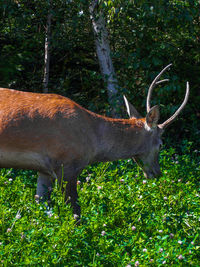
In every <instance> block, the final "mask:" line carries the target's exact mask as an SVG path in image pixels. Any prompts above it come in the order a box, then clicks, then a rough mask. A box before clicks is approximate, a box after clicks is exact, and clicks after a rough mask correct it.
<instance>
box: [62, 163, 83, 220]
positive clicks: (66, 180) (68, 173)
mask: <svg viewBox="0 0 200 267" xmlns="http://www.w3.org/2000/svg"><path fill="white" fill-rule="evenodd" d="M79 173H80V171H77V170H76V169H75V168H70V167H68V166H67V167H64V168H63V169H62V170H60V171H59V174H58V178H59V183H60V184H62V190H63V193H64V197H65V201H66V204H67V203H71V206H72V209H73V213H74V215H75V214H76V215H78V216H76V217H77V219H78V218H79V217H80V214H81V209H80V206H79V204H78V193H77V176H78V175H79ZM62 180H63V182H61V181H62Z"/></svg>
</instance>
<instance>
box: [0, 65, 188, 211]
mask: <svg viewBox="0 0 200 267" xmlns="http://www.w3.org/2000/svg"><path fill="white" fill-rule="evenodd" d="M170 66H171V64H170V65H168V66H167V67H165V68H164V69H163V70H162V71H161V72H160V74H159V75H158V76H157V77H156V78H155V79H154V81H153V82H152V84H151V86H150V88H149V91H148V96H147V115H146V118H142V117H141V116H140V115H139V113H138V112H137V111H136V109H135V108H134V107H133V106H132V105H131V104H129V103H128V101H127V99H126V98H125V97H124V99H125V104H126V107H127V111H128V114H129V116H130V119H112V118H107V117H104V116H101V115H98V114H95V113H93V112H91V111H89V110H86V109H85V108H83V107H81V106H80V105H78V104H77V103H75V102H73V101H72V100H70V99H68V98H66V97H63V96H60V95H55V94H38V93H30V92H22V91H16V90H12V89H4V88H1V89H0V167H4V168H18V169H32V170H36V171H38V173H39V177H38V184H37V195H39V197H43V196H44V195H45V194H46V191H47V188H49V187H51V185H52V181H53V180H54V179H58V181H59V182H61V177H62V174H63V173H64V175H63V176H64V179H65V181H67V185H66V189H65V190H66V194H65V195H66V200H67V199H70V202H71V205H72V207H73V211H74V213H75V214H77V215H80V207H79V205H78V203H77V197H78V195H77V176H78V175H79V174H80V172H81V171H82V170H83V169H84V168H85V166H87V165H88V164H91V163H94V162H104V161H113V160H118V159H127V158H134V159H135V161H136V162H137V163H138V165H139V166H141V168H142V169H143V171H144V175H145V176H146V177H148V178H149V177H154V176H157V175H160V174H161V171H160V167H159V162H158V153H159V150H160V146H161V144H162V141H161V135H162V133H163V131H164V129H165V128H166V127H167V126H168V125H169V124H170V123H172V122H173V121H174V120H175V118H176V117H177V116H178V114H179V113H180V112H181V110H182V109H183V108H184V106H185V105H186V103H187V100H188V96H189V84H188V83H187V87H186V95H185V99H184V101H183V103H182V105H181V106H180V107H179V109H178V110H177V111H176V112H175V114H174V115H173V116H172V117H170V118H169V119H168V120H167V121H165V122H164V123H162V124H158V119H159V108H158V106H154V107H152V108H151V107H150V99H151V94H152V90H153V88H154V87H155V85H157V84H159V83H161V82H164V81H166V80H161V81H159V78H160V76H161V75H162V73H163V72H164V71H165V70H166V69H168V68H169V67H170Z"/></svg>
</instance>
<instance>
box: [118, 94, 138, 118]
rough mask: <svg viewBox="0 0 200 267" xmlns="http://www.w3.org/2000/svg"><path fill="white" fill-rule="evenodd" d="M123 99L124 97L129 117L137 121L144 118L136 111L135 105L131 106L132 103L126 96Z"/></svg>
mask: <svg viewBox="0 0 200 267" xmlns="http://www.w3.org/2000/svg"><path fill="white" fill-rule="evenodd" d="M123 97H124V102H125V106H126V110H127V113H128V115H129V117H130V118H135V119H139V118H142V116H141V115H140V113H139V112H138V111H137V110H136V108H135V107H134V106H133V105H131V103H129V101H128V100H127V98H126V97H125V95H124V96H123Z"/></svg>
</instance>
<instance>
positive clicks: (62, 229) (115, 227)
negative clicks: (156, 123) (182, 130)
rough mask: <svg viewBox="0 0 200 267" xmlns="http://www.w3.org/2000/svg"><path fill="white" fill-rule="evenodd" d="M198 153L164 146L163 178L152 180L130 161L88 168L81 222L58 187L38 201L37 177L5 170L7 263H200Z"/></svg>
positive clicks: (2, 221) (2, 202)
mask: <svg viewBox="0 0 200 267" xmlns="http://www.w3.org/2000/svg"><path fill="white" fill-rule="evenodd" d="M199 154H200V151H197V150H195V151H191V146H190V144H186V145H185V148H184V152H183V153H182V154H177V153H176V151H175V150H174V149H169V150H163V151H162V152H161V156H160V165H161V169H162V172H163V175H162V177H161V178H159V179H151V180H146V179H144V177H143V174H142V172H141V170H140V169H139V168H138V167H137V166H136V165H135V164H134V163H133V162H132V160H126V161H117V162H112V163H101V164H98V165H93V166H89V167H88V168H86V169H85V170H84V171H83V173H82V174H81V176H80V177H79V180H78V191H79V202H80V205H81V208H82V216H81V221H80V224H79V225H77V223H76V220H75V219H74V218H73V215H72V210H71V207H70V206H69V205H67V206H66V205H65V204H64V202H63V197H62V194H61V191H60V189H59V186H58V185H57V184H55V186H54V189H53V193H52V204H50V205H48V204H47V203H43V204H38V203H37V202H36V201H35V194H36V193H35V191H36V181H37V178H36V174H35V173H34V172H31V171H16V170H12V169H9V170H8V169H2V170H1V176H0V265H1V266H11V265H16V266H23V265H37V266H109V267H110V266H162V265H166V266H195V267H196V266H200V261H199V248H200V247H199V230H200V227H199V220H200V219H199V214H200V213H199V207H200V192H199V191H198V190H199V178H200V167H199V163H200V162H199V157H198V156H199Z"/></svg>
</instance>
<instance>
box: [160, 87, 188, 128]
mask: <svg viewBox="0 0 200 267" xmlns="http://www.w3.org/2000/svg"><path fill="white" fill-rule="evenodd" d="M189 92H190V86H189V82H187V83H186V93H185V98H184V101H183V103H182V104H181V106H180V107H179V109H177V111H176V112H175V113H174V115H172V116H171V117H170V118H169V119H168V120H166V121H165V122H163V123H162V124H160V125H159V127H160V128H162V129H164V128H166V127H167V126H169V124H171V123H172V122H173V121H174V120H175V119H176V117H177V116H178V115H179V113H180V112H181V111H182V109H183V108H184V107H185V105H186V103H187V101H188V98H189Z"/></svg>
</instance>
